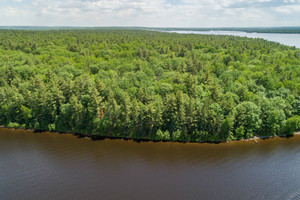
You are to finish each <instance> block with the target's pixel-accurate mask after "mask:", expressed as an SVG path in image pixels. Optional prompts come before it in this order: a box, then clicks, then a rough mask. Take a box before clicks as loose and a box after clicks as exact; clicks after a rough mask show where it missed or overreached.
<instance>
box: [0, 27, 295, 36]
mask: <svg viewBox="0 0 300 200" xmlns="http://www.w3.org/2000/svg"><path fill="white" fill-rule="evenodd" d="M0 29H6V30H7V29H9V30H68V29H92V30H101V29H110V30H111V29H122V30H124V29H130V30H134V29H136V30H156V31H242V32H247V33H254V32H256V33H292V34H299V33H300V26H286V27H212V28H193V27H191V28H181V27H137V26H103V27H81V26H0Z"/></svg>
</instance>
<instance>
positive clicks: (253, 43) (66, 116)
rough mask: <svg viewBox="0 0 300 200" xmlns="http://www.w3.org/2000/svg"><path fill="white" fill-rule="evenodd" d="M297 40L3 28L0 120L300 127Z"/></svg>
mask: <svg viewBox="0 0 300 200" xmlns="http://www.w3.org/2000/svg"><path fill="white" fill-rule="evenodd" d="M299 115H300V50H299V49H295V48H293V47H288V46H284V45H280V44H278V43H274V42H269V41H265V40H263V39H249V38H243V37H234V36H209V35H186V34H184V35H181V34H176V33H159V32H154V31H142V30H48V31H24V30H1V31H0V125H3V126H8V127H22V128H33V129H38V130H50V131H62V132H67V131H69V132H75V133H83V134H87V135H100V136H113V137H126V138H139V139H153V140H173V141H224V140H232V139H242V138H250V137H253V136H273V135H283V134H284V135H290V134H294V132H295V131H297V130H299V129H300V117H299Z"/></svg>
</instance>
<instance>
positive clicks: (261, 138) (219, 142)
mask: <svg viewBox="0 0 300 200" xmlns="http://www.w3.org/2000/svg"><path fill="white" fill-rule="evenodd" d="M0 129H9V130H23V131H30V132H35V133H43V132H48V133H51V134H55V133H56V134H71V135H73V136H77V137H78V138H89V139H91V140H104V139H110V140H115V139H117V140H125V141H133V142H171V143H191V144H192V143H198V144H205V143H206V144H222V143H231V142H237V141H255V142H256V143H259V141H257V140H266V139H272V138H276V137H281V138H290V137H293V136H295V135H300V132H295V133H294V135H276V136H254V137H252V138H248V139H240V140H239V139H235V140H228V141H173V140H151V139H147V138H130V137H121V136H100V135H88V134H84V133H73V132H59V131H49V130H37V129H24V128H10V127H6V126H0Z"/></svg>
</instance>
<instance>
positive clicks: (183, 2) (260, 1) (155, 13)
mask: <svg viewBox="0 0 300 200" xmlns="http://www.w3.org/2000/svg"><path fill="white" fill-rule="evenodd" d="M299 6H300V0H252V1H249V0H151V1H149V0H52V1H49V0H12V1H8V0H0V25H61V26H64V25H69V26H168V27H170V26H177V27H179V26H181V27H212V26H218V27H220V26H282V25H285V24H292V25H300V24H299V22H298V20H297V19H299V18H300V14H299V13H300V12H299ZM282 16H284V17H282ZM279 23H280V24H279Z"/></svg>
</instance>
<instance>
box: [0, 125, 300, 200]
mask: <svg viewBox="0 0 300 200" xmlns="http://www.w3.org/2000/svg"><path fill="white" fill-rule="evenodd" d="M299 144H300V136H295V137H292V138H289V139H286V138H275V139H270V140H259V143H258V144H256V143H255V142H254V141H248V142H247V141H243V142H231V143H224V144H179V143H152V142H147V143H143V142H142V143H137V142H132V141H127V142H126V141H123V140H102V141H92V140H90V139H85V138H81V139H79V138H76V137H75V136H72V135H59V134H53V133H32V132H30V131H21V130H9V129H0V169H1V170H0V191H1V192H0V199H83V198H85V199H99V198H100V199H158V198H159V199H171V198H172V199H200V198H201V199H299V198H300V146H299Z"/></svg>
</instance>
